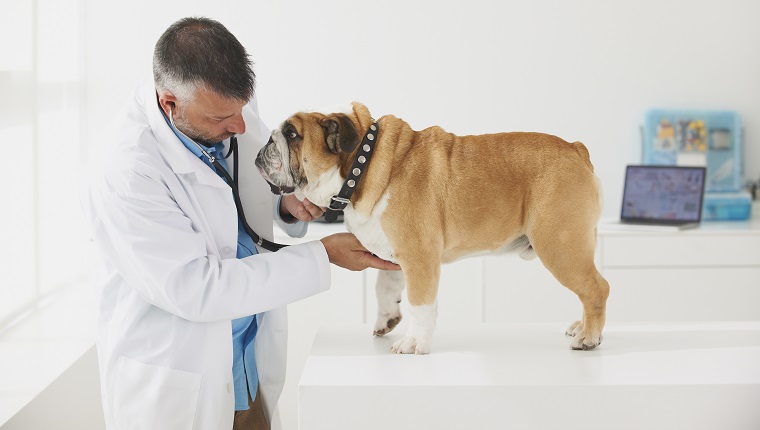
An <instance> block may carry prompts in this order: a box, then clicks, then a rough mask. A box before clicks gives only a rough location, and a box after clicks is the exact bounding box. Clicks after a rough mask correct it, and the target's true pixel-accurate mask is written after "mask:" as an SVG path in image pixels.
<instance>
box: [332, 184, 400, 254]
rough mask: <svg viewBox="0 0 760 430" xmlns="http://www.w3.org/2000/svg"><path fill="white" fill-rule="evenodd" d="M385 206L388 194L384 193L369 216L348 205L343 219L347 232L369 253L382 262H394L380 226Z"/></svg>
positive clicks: (390, 248)
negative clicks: (382, 260)
mask: <svg viewBox="0 0 760 430" xmlns="http://www.w3.org/2000/svg"><path fill="white" fill-rule="evenodd" d="M387 206H388V193H387V192H386V193H385V194H384V195H383V197H382V198H380V201H378V202H377V204H376V205H375V207H374V209H373V210H372V213H371V214H370V215H369V216H365V215H362V214H359V213H358V212H356V210H354V207H353V206H352V205H349V206H347V207H346V209H344V211H343V219H344V221H345V223H346V228H347V229H348V231H349V232H351V233H353V234H354V236H356V238H357V239H359V241H360V242H361V243H362V245H364V247H365V248H367V249H368V250H369V251H370V252H371V253H373V254H375V255H377V256H378V257H380V258H382V259H384V260H388V261H395V260H394V252H393V247H392V246H391V243H390V241H389V240H388V237H387V236H386V235H385V232H384V231H383V227H382V225H381V224H380V219H381V218H382V215H383V212H385V208H386V207H387Z"/></svg>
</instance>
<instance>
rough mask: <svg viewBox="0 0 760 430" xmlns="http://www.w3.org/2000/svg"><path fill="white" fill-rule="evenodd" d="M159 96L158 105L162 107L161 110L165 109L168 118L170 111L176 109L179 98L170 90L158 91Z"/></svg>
mask: <svg viewBox="0 0 760 430" xmlns="http://www.w3.org/2000/svg"><path fill="white" fill-rule="evenodd" d="M157 94H158V104H159V105H160V106H161V109H163V111H164V113H165V114H166V116H169V109H174V107H175V106H176V103H177V97H176V96H175V95H174V94H173V93H172V92H171V91H169V90H159V91H157Z"/></svg>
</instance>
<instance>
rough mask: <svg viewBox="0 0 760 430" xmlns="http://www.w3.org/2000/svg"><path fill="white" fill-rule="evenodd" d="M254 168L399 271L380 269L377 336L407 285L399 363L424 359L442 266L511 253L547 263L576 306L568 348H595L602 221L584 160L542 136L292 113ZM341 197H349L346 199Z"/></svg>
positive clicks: (365, 115) (361, 112) (347, 113)
mask: <svg viewBox="0 0 760 430" xmlns="http://www.w3.org/2000/svg"><path fill="white" fill-rule="evenodd" d="M256 166H257V167H258V169H259V170H260V171H261V173H262V175H263V176H264V178H265V179H266V180H267V181H268V182H269V184H270V186H271V187H272V191H273V192H274V193H278V194H288V193H295V195H296V197H298V198H299V199H301V200H303V199H304V198H308V199H309V200H311V201H312V202H313V203H315V204H317V205H320V206H322V207H330V206H331V205H332V208H333V209H330V210H328V215H329V213H330V212H331V211H333V210H339V209H343V211H344V221H345V224H346V227H347V229H348V231H350V232H351V233H353V234H354V235H355V236H356V237H357V238H358V239H359V240H360V241H361V243H362V244H363V245H364V246H365V247H366V248H367V249H368V250H370V251H371V252H372V253H374V254H375V255H377V256H379V257H381V258H384V259H386V260H389V261H394V262H397V263H398V264H399V265H400V266H401V269H402V270H401V271H380V273H379V275H378V280H377V290H376V293H377V300H378V315H377V323H376V325H375V330H374V334H375V335H376V336H383V335H385V334H386V333H388V332H390V331H391V330H393V328H394V327H395V326H396V325H397V324H398V323H399V321H400V320H401V311H400V306H399V303H400V302H401V294H402V292H403V290H404V287H405V286H406V289H407V297H408V300H409V304H410V314H411V319H410V323H409V328H408V331H407V332H406V334H405V335H404V336H403V337H402V338H401V339H400V340H398V341H397V342H395V343H394V345H393V347H392V348H391V350H392V351H393V352H396V353H404V354H406V353H415V354H426V353H428V352H430V348H431V341H432V336H433V331H434V329H435V324H436V318H437V294H438V280H439V276H440V266H441V263H449V262H453V261H455V260H458V259H461V258H464V257H467V256H471V255H474V254H483V253H484V252H493V253H499V252H509V251H512V252H518V253H519V255H520V256H521V257H522V258H524V259H532V258H535V257H536V256H538V258H539V259H540V260H541V262H542V263H543V265H544V266H545V267H546V268H547V269H548V270H549V271H550V272H551V273H552V275H554V277H555V278H556V279H557V280H558V281H559V282H560V283H561V284H562V285H564V286H565V287H567V288H569V289H570V290H571V291H573V292H574V293H575V294H577V295H578V298H580V300H581V303H582V304H583V315H582V318H581V320H579V321H576V322H574V323H572V324H571V325H570V327H569V328H568V329H567V330H566V332H565V333H566V334H567V335H569V336H572V337H573V339H572V341H571V347H572V349H578V350H590V349H593V348H595V347H596V346H597V345H599V344H600V342H601V341H602V329H603V327H604V322H605V312H606V303H607V296H608V294H609V284H608V283H607V281H606V280H605V279H604V278H603V277H602V275H601V274H600V273H599V271H598V270H597V268H596V266H595V264H594V248H595V246H596V225H597V222H598V220H599V216H600V213H601V199H600V187H599V182H598V179H597V177H596V175H595V174H594V167H593V165H592V164H591V161H590V158H589V153H588V150H587V149H586V147H585V146H584V145H583V144H582V143H580V142H575V143H568V142H566V141H564V140H562V139H560V138H559V137H556V136H552V135H548V134H542V133H523V132H514V133H497V134H485V135H479V136H456V135H454V134H452V133H448V132H446V131H445V130H444V129H442V128H441V127H437V126H435V127H430V128H427V129H424V130H421V131H415V130H412V129H411V127H410V126H409V125H408V124H407V123H406V122H404V121H403V120H401V119H399V118H397V117H395V116H393V115H387V116H383V117H381V118H380V119H379V120H377V121H376V122H375V121H374V120H373V118H372V116H371V115H370V112H369V110H368V109H367V107H365V106H364V105H362V104H360V103H353V104H352V105H351V106H349V107H347V108H345V109H342V110H341V111H337V110H336V111H332V112H300V113H296V114H295V115H293V116H291V117H290V118H288V119H287V120H286V121H284V122H283V123H282V125H280V127H279V128H277V129H275V130H273V131H272V135H271V138H270V140H269V142H268V143H267V144H266V145H265V146H264V147H263V148H262V149H261V151H260V152H259V154H258V156H257V158H256ZM346 196H348V197H346Z"/></svg>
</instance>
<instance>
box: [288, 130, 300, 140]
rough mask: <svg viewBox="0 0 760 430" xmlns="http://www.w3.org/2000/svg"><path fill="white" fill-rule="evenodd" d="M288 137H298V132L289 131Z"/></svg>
mask: <svg viewBox="0 0 760 430" xmlns="http://www.w3.org/2000/svg"><path fill="white" fill-rule="evenodd" d="M288 137H289V138H291V139H295V138H296V137H298V133H296V132H295V131H291V132H290V133H288Z"/></svg>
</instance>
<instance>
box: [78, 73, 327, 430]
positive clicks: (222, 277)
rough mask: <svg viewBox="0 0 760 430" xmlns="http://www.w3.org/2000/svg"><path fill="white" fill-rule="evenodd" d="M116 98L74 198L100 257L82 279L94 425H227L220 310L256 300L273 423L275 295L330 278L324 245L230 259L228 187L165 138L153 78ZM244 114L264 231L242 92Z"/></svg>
mask: <svg viewBox="0 0 760 430" xmlns="http://www.w3.org/2000/svg"><path fill="white" fill-rule="evenodd" d="M125 109H126V110H125V112H123V113H122V114H121V115H118V120H117V121H116V122H115V123H114V124H112V125H111V126H110V127H109V128H108V129H107V131H106V132H105V134H104V139H102V141H101V142H100V143H99V144H101V145H107V147H106V148H104V150H103V153H104V154H105V157H103V158H101V159H100V161H98V162H97V163H94V166H93V167H94V169H92V173H91V176H90V178H89V179H88V181H87V186H86V188H85V194H84V196H83V206H84V210H85V213H86V216H87V218H88V224H89V226H90V228H91V235H92V239H93V241H94V243H95V245H96V249H97V250H98V252H97V255H98V257H99V258H100V259H99V261H96V262H95V263H94V272H95V273H94V276H93V279H94V282H95V283H96V285H97V286H98V288H99V289H100V291H101V299H100V316H99V327H98V339H97V346H98V359H99V364H100V376H101V389H102V397H103V409H104V413H105V419H106V427H107V428H108V429H119V430H126V429H160V430H170V429H178V430H188V429H203V430H206V429H209V430H210V429H214V430H216V429H231V428H232V422H233V416H234V387H233V381H232V329H231V323H230V321H231V320H232V319H235V318H239V317H243V316H246V315H252V314H257V313H262V312H263V314H262V315H261V316H260V317H259V319H258V324H259V330H258V334H257V336H256V341H255V353H256V365H257V368H258V373H259V393H260V395H261V396H262V400H263V402H264V409H265V411H266V412H267V414H268V415H269V418H270V421H272V422H273V425H274V426H277V424H278V422H279V419H277V410H276V406H277V400H278V398H279V396H280V393H281V391H282V386H283V382H284V379H285V365H286V363H285V361H286V344H287V314H286V310H285V307H284V305H286V304H288V303H292V302H295V301H297V300H300V299H302V298H305V297H308V296H311V295H313V294H316V293H318V292H321V291H325V290H327V289H328V288H329V284H330V268H329V262H328V258H327V253H326V251H325V248H324V246H323V245H322V244H321V242H319V241H314V242H308V243H305V244H302V245H297V246H290V247H287V248H285V249H283V250H281V251H279V252H277V253H276V254H275V253H267V252H266V251H264V250H263V249H261V251H262V254H260V255H255V256H252V257H248V258H243V259H236V258H235V256H236V249H237V214H236V211H235V205H234V202H233V199H232V192H231V189H230V187H229V186H228V185H227V184H226V183H225V182H224V181H223V180H222V179H221V178H220V177H219V176H218V175H217V174H216V173H214V172H213V171H212V170H211V169H210V168H209V167H208V166H207V165H205V164H204V163H203V162H202V161H201V160H200V159H198V158H197V157H196V156H195V155H193V154H192V153H191V152H190V151H188V150H187V148H185V146H184V145H183V144H182V143H181V142H180V141H179V140H178V139H177V137H176V136H175V135H174V133H173V132H172V130H171V129H170V128H169V126H168V125H167V124H166V122H165V120H164V117H163V116H162V114H161V111H160V110H159V107H158V103H157V101H156V94H155V90H154V88H153V86H152V85H144V86H142V87H140V88H139V89H138V90H137V91H136V92H135V94H134V96H133V99H132V100H131V101H130V102H129V103H128V104H127V106H126V107H125ZM243 115H244V120H245V122H246V133H245V134H244V135H241V136H239V140H238V142H239V147H240V154H241V157H240V163H239V164H240V170H241V172H240V175H239V176H240V183H241V184H240V185H241V194H242V196H243V199H244V200H245V206H246V217H247V219H248V222H249V223H250V224H251V227H252V228H253V229H254V230H255V231H256V232H257V233H258V234H260V235H261V236H262V237H264V238H267V239H270V240H271V239H272V217H273V213H274V210H275V208H273V198H272V194H271V192H270V191H269V187H268V186H267V185H266V182H265V181H264V180H263V179H262V178H261V176H260V175H259V174H258V173H257V171H256V170H255V167H254V166H253V161H254V158H255V155H256V153H257V152H258V150H259V148H260V147H261V146H262V145H263V144H264V143H265V142H266V139H267V138H268V136H267V135H268V132H267V130H266V128H265V127H264V126H263V124H262V123H261V121H260V120H259V118H258V112H257V111H256V104H255V101H253V102H252V103H249V104H248V105H246V107H245V108H244V110H243ZM227 144H228V145H229V142H227ZM228 165H229V167H230V169H232V162H231V159H230V160H228ZM296 228H297V227H296Z"/></svg>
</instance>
